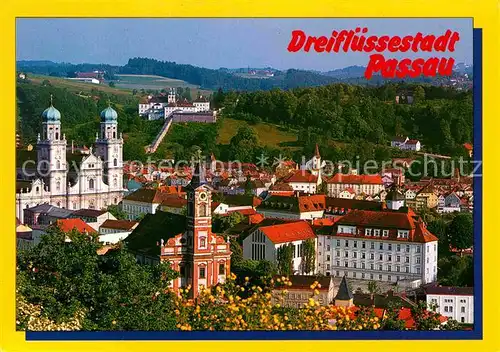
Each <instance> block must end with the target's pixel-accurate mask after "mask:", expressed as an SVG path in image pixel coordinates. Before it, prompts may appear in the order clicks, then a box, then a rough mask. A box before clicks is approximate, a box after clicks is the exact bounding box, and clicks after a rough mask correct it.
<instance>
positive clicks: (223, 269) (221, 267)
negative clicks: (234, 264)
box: [219, 263, 226, 275]
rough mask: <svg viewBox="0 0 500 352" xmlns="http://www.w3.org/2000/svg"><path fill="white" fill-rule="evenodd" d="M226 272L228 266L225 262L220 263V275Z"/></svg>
mask: <svg viewBox="0 0 500 352" xmlns="http://www.w3.org/2000/svg"><path fill="white" fill-rule="evenodd" d="M225 272H226V266H225V265H224V263H219V275H224V274H225Z"/></svg>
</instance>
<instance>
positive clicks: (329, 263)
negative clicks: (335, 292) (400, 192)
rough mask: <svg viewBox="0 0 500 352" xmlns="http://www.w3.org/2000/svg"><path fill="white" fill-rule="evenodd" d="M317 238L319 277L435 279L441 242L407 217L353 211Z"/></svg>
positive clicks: (415, 283) (410, 281)
mask: <svg viewBox="0 0 500 352" xmlns="http://www.w3.org/2000/svg"><path fill="white" fill-rule="evenodd" d="M335 225H336V229H335V230H334V232H333V233H332V234H331V235H320V236H319V237H318V271H319V272H320V273H322V274H324V275H334V276H337V277H340V276H344V275H347V277H348V278H354V279H365V280H376V281H390V282H398V281H399V282H402V281H404V282H407V283H408V284H409V285H413V286H418V285H420V283H430V282H434V281H435V280H436V278H437V257H438V251H437V245H438V239H437V237H436V236H434V235H433V234H431V233H430V232H429V231H428V230H427V229H426V228H425V225H424V224H423V223H422V222H419V221H417V220H415V219H413V217H412V216H411V215H410V214H408V213H404V212H387V211H365V210H353V211H351V212H349V213H348V214H347V215H345V216H343V217H342V218H340V219H339V220H338V221H337V222H336V224H335Z"/></svg>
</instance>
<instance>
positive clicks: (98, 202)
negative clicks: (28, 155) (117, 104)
mask: <svg viewBox="0 0 500 352" xmlns="http://www.w3.org/2000/svg"><path fill="white" fill-rule="evenodd" d="M117 119H118V114H117V113H116V111H115V110H114V109H113V108H112V107H111V106H108V107H107V108H106V109H104V110H103V111H102V112H101V128H100V132H98V133H96V140H95V149H93V148H90V150H89V153H88V155H82V154H80V155H75V154H71V152H67V140H66V136H65V134H63V133H62V129H61V113H60V112H59V110H57V109H56V108H55V107H54V106H53V104H52V98H51V103H50V106H49V107H48V108H47V109H45V110H44V111H43V113H42V120H43V121H42V131H41V133H40V134H38V140H37V145H36V151H37V153H36V154H37V155H36V160H30V161H29V162H30V163H31V164H32V165H33V164H34V165H35V167H34V168H33V170H27V169H24V170H23V168H24V166H23V165H18V172H17V175H18V181H17V185H16V216H17V217H18V218H19V220H20V221H23V217H24V211H23V210H24V209H27V208H30V207H34V206H36V205H39V204H44V203H47V204H50V205H54V206H57V207H60V208H66V209H71V210H78V209H82V208H86V209H102V208H105V207H107V206H108V205H111V204H118V203H119V202H120V201H121V200H122V196H123V193H124V191H125V190H124V188H123V138H122V136H121V134H120V135H119V134H118V121H117Z"/></svg>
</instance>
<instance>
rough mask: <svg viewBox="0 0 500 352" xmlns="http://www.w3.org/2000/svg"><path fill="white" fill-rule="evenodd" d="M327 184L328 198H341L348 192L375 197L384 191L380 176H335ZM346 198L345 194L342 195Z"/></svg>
mask: <svg viewBox="0 0 500 352" xmlns="http://www.w3.org/2000/svg"><path fill="white" fill-rule="evenodd" d="M326 182H327V191H328V196H329V197H337V198H341V193H342V192H343V191H345V190H348V191H349V193H352V192H354V193H355V194H356V195H359V194H362V193H363V194H365V195H370V196H375V195H377V194H379V193H380V192H381V191H383V190H384V182H383V180H382V176H380V175H353V174H341V173H338V174H335V175H333V177H332V178H330V179H329V180H328V181H326ZM343 195H344V197H347V195H346V193H345V192H344V193H343Z"/></svg>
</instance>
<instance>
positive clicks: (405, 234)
mask: <svg viewBox="0 0 500 352" xmlns="http://www.w3.org/2000/svg"><path fill="white" fill-rule="evenodd" d="M408 235H409V231H408V230H398V238H405V239H407V238H408Z"/></svg>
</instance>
